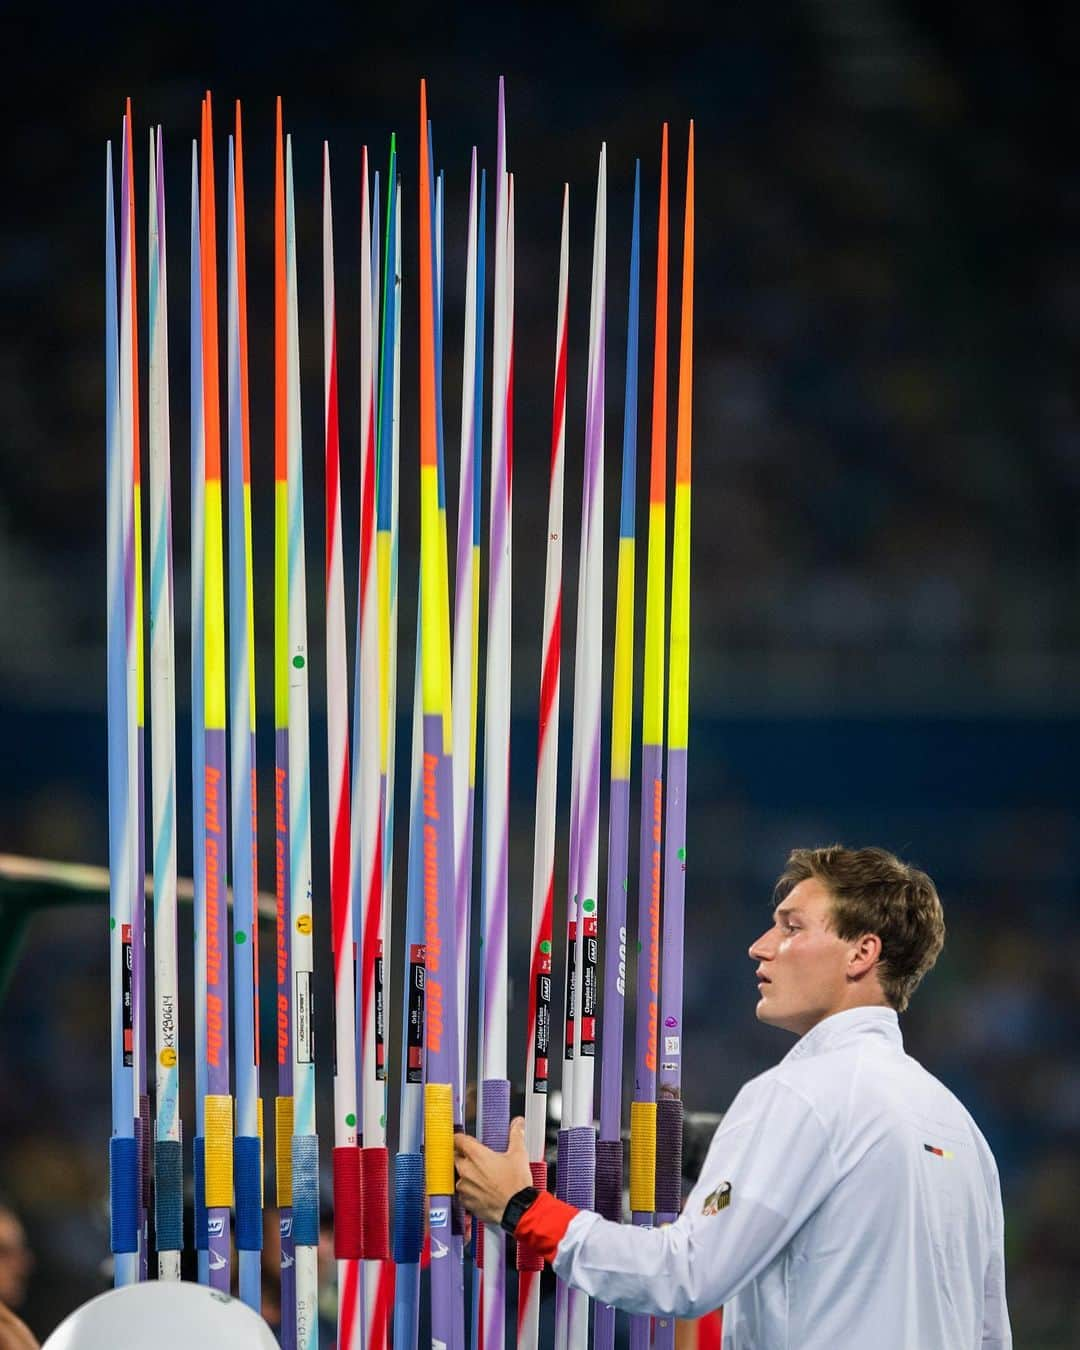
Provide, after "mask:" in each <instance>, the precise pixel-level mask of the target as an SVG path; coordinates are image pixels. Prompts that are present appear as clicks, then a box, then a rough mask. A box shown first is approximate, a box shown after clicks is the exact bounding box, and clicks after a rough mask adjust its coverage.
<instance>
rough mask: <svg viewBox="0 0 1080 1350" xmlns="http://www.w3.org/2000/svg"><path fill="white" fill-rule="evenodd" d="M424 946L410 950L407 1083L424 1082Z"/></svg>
mask: <svg viewBox="0 0 1080 1350" xmlns="http://www.w3.org/2000/svg"><path fill="white" fill-rule="evenodd" d="M425 954H426V953H425V951H424V944H423V943H422V942H416V943H413V945H412V946H410V948H409V1007H408V1018H409V1021H408V1028H407V1038H408V1039H407V1042H406V1054H407V1056H408V1062H407V1064H406V1065H405V1081H406V1082H407V1083H422V1082H423V1081H424V977H425V974H426V972H425V969H424V957H425Z"/></svg>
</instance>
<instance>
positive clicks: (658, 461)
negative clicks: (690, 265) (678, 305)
mask: <svg viewBox="0 0 1080 1350" xmlns="http://www.w3.org/2000/svg"><path fill="white" fill-rule="evenodd" d="M667 313H668V128H667V123H666V122H665V123H664V129H663V133H662V136H661V142H660V206H659V216H658V225H657V240H656V324H655V329H654V345H653V400H652V447H651V465H650V470H649V475H650V476H649V544H648V558H647V570H646V582H645V673H644V677H643V687H642V717H641V727H642V731H641V834H640V852H639V858H638V868H639V871H638V930H637V931H638V953H639V958H638V971H637V1004H636V1017H635V1024H634V1042H635V1049H634V1100H633V1102H632V1103H631V1105H630V1211H631V1218H632V1220H633V1222H634V1223H635V1224H637V1225H638V1226H639V1227H643V1228H651V1227H652V1224H653V1214H654V1212H655V1210H656V1045H657V1041H656V1036H657V1021H658V1018H659V993H660V882H661V835H662V828H663V800H664V610H665V590H666V586H667V539H666V534H667V503H666V475H667V343H668V336H667V334H668V319H667ZM650 1327H651V1319H650V1318H648V1317H637V1316H635V1317H631V1319H630V1344H631V1348H632V1350H648V1346H649V1341H650V1336H651V1332H650Z"/></svg>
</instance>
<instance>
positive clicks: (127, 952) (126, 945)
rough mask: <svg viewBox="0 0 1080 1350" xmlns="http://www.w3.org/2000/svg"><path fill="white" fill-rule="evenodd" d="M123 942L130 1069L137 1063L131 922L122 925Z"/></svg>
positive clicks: (126, 1051) (126, 1046)
mask: <svg viewBox="0 0 1080 1350" xmlns="http://www.w3.org/2000/svg"><path fill="white" fill-rule="evenodd" d="M120 944H121V962H120V970H121V987H122V989H123V998H124V1015H123V1030H124V1068H125V1069H130V1068H132V1067H133V1066H134V1064H135V1006H134V999H133V996H132V992H131V979H132V971H131V924H129V923H125V924H122V925H121V927H120Z"/></svg>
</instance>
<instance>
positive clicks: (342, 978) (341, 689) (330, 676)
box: [322, 141, 362, 1347]
mask: <svg viewBox="0 0 1080 1350" xmlns="http://www.w3.org/2000/svg"><path fill="white" fill-rule="evenodd" d="M322 224H323V368H324V385H323V392H324V417H325V423H324V425H325V447H326V461H325V463H326V735H327V762H328V769H329V796H330V927H331V946H332V953H333V958H334V1049H335V1054H334V1153H333V1161H334V1255H335V1257H336V1258H337V1276H338V1344H339V1345H340V1346H345V1347H351V1346H352V1345H353V1344H354V1337H355V1336H356V1335H357V1334H358V1332H359V1327H358V1326H357V1325H356V1322H357V1321H358V1318H357V1313H358V1309H359V1305H358V1301H357V1269H358V1268H357V1261H358V1259H359V1257H360V1255H361V1204H362V1191H361V1186H360V1153H359V1150H358V1148H357V1130H356V1002H355V998H356V994H355V987H354V983H353V912H352V892H351V889H350V886H349V688H348V663H347V658H346V648H345V577H344V571H343V567H342V558H341V464H340V453H339V448H338V387H337V321H336V317H335V309H334V235H333V221H332V210H331V195H330V147H329V145H328V144H327V143H326V142H325V141H324V142H323V222H322Z"/></svg>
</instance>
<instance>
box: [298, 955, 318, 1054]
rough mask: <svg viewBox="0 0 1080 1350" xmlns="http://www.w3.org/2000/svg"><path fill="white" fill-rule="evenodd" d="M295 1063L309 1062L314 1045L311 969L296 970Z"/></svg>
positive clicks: (313, 1052) (313, 1051)
mask: <svg viewBox="0 0 1080 1350" xmlns="http://www.w3.org/2000/svg"><path fill="white" fill-rule="evenodd" d="M295 997H296V1047H295V1051H296V1059H295V1061H294V1062H295V1063H296V1064H310V1063H312V1061H313V1058H314V1054H315V1047H314V1044H313V1037H312V1030H311V971H310V970H298V971H297V972H296V993H295Z"/></svg>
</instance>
